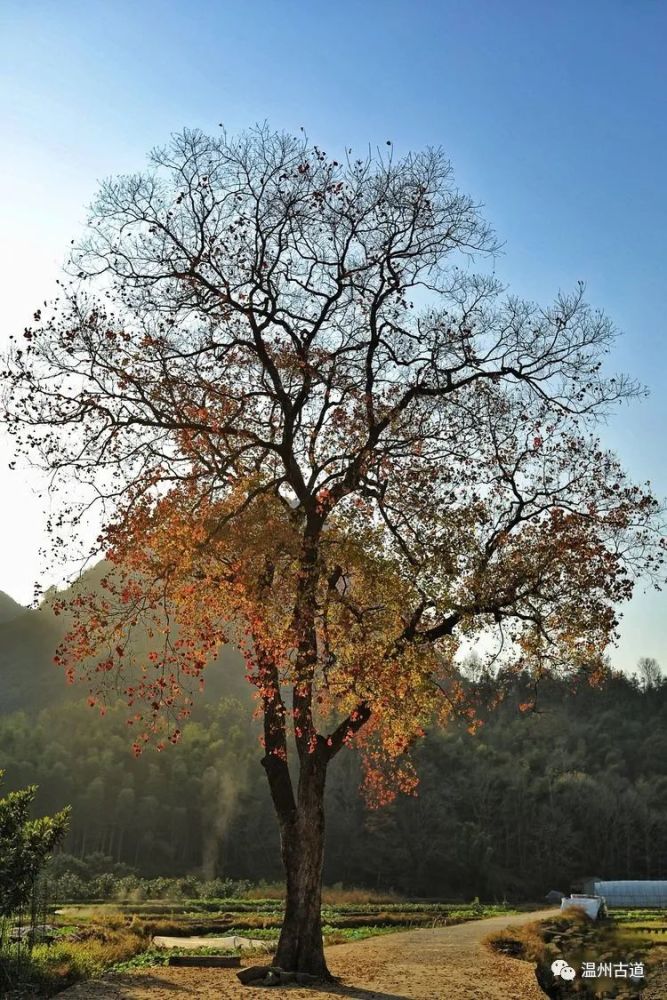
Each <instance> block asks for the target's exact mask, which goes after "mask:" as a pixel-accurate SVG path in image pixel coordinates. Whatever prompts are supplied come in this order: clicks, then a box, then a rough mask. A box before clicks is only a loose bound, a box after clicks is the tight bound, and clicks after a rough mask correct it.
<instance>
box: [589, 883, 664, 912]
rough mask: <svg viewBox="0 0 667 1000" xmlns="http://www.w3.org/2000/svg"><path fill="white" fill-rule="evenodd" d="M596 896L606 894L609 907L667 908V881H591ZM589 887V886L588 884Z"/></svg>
mask: <svg viewBox="0 0 667 1000" xmlns="http://www.w3.org/2000/svg"><path fill="white" fill-rule="evenodd" d="M589 885H590V892H591V894H592V895H594V896H604V898H605V901H606V903H607V906H608V907H610V908H611V907H614V906H640V907H659V908H664V909H667V881H664V880H663V881H657V880H655V881H653V880H650V879H647V880H646V881H623V882H600V881H594V882H591V883H589ZM587 888H588V886H587Z"/></svg>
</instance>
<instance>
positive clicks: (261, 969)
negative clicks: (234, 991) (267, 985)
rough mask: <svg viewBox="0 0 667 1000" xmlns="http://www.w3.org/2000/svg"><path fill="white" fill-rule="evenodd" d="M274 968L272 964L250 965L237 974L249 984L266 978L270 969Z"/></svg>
mask: <svg viewBox="0 0 667 1000" xmlns="http://www.w3.org/2000/svg"><path fill="white" fill-rule="evenodd" d="M271 968H272V966H270V965H250V966H248V968H247V969H241V971H240V972H237V973H236V976H237V978H238V979H240V981H241V982H242V983H243V985H244V986H247V985H248V983H254V982H257V981H258V980H259V979H264V977H265V976H266V974H267V973H268V971H269V970H270V969H271Z"/></svg>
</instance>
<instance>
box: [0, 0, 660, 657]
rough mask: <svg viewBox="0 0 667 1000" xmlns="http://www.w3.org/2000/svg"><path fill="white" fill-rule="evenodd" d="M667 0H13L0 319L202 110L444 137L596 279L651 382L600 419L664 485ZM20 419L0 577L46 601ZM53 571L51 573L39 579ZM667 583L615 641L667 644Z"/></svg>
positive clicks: (211, 122)
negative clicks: (103, 184)
mask: <svg viewBox="0 0 667 1000" xmlns="http://www.w3.org/2000/svg"><path fill="white" fill-rule="evenodd" d="M666 45H667V4H665V3H663V2H662V0H576V2H573V0H558V2H548V0H505V2H503V3H499V2H498V0H437V2H436V0H434V2H424V0H421V2H420V0H404V2H391V0H363V2H362V0H357V2H355V3H351V2H347V0H339V2H337V3H335V4H324V3H312V2H310V3H307V2H306V0H301V2H289V0H275V2H268V0H255V2H253V3H248V2H245V3H244V2H240V0H236V2H235V3H230V2H224V0H219V2H202V0H191V2H190V3H189V4H185V3H183V2H182V0H179V2H173V0H161V2H157V0H134V2H128V0H113V2H112V0H106V2H94V0H87V2H85V3H83V2H81V3H76V2H72V0H21V2H17V0H0V150H1V155H0V307H1V311H0V343H1V344H2V345H3V346H4V344H5V343H6V338H7V336H8V335H9V333H10V332H12V331H16V330H18V331H20V330H21V329H22V327H23V326H24V325H25V324H26V323H27V322H28V321H29V320H30V317H31V315H32V313H33V312H34V310H35V308H37V306H39V305H40V304H41V302H42V300H43V299H45V298H47V297H48V296H49V295H50V294H51V293H52V290H53V282H54V280H55V278H56V276H57V275H58V272H59V267H60V264H61V262H62V260H63V258H64V255H65V253H66V250H67V247H68V245H69V241H70V239H72V238H73V237H75V236H77V235H78V234H79V232H80V227H81V225H82V223H83V222H84V220H85V215H86V205H87V204H88V203H89V201H90V200H91V197H92V195H93V193H94V191H95V189H96V186H97V182H98V181H99V180H100V179H101V178H103V177H105V176H108V175H110V174H114V173H118V172H123V171H132V170H136V169H140V168H141V167H142V166H143V165H144V162H145V159H144V158H145V154H146V152H147V151H148V149H150V147H151V146H153V145H155V144H159V143H161V142H162V141H164V140H165V139H166V138H167V137H168V135H169V133H170V132H171V131H174V130H178V129H180V128H182V127H183V126H185V125H187V126H199V127H202V128H204V129H206V130H210V131H215V130H216V129H217V126H218V122H224V123H225V125H227V126H228V127H229V128H231V129H236V128H242V127H244V126H246V125H249V124H252V123H254V122H256V121H260V120H264V119H268V120H269V122H270V123H271V124H272V125H273V126H275V127H278V128H286V129H288V130H296V129H298V128H299V126H301V125H303V126H304V127H305V128H306V130H307V132H308V133H309V135H310V136H311V138H312V139H314V140H315V141H317V142H318V143H319V144H320V145H321V146H323V148H324V149H326V150H327V151H328V152H331V153H334V152H336V151H338V152H340V151H342V149H343V147H344V146H350V145H352V146H353V147H355V148H356V149H360V150H361V151H362V152H363V150H364V148H365V147H367V145H368V143H369V142H370V143H372V144H373V145H375V144H383V143H384V141H385V140H386V139H391V140H392V141H393V143H394V146H395V148H396V151H397V152H403V151H406V150H407V149H409V148H412V149H416V148H420V147H422V146H424V145H442V146H443V147H444V148H445V149H446V151H447V153H448V155H449V156H450V158H451V160H452V162H453V165H454V168H455V172H456V176H457V179H458V182H459V185H460V186H461V187H462V188H463V189H464V190H465V191H467V192H468V193H470V194H472V195H473V196H474V197H475V198H476V199H478V200H479V201H481V202H483V203H484V204H485V213H486V216H487V218H488V219H489V220H490V221H491V222H492V223H493V224H494V226H495V228H496V230H497V232H498V234H499V236H500V237H501V238H502V239H503V240H504V241H505V249H504V255H503V256H502V257H501V258H500V259H499V261H498V263H497V265H496V271H497V273H498V274H499V276H500V277H501V278H503V279H504V280H505V279H506V280H507V281H508V283H510V284H511V285H512V288H513V290H514V291H515V292H517V293H520V294H521V295H523V296H525V297H529V298H535V299H537V300H540V301H545V300H548V299H550V298H551V297H552V296H553V294H554V293H555V292H556V291H557V290H558V289H559V288H563V289H570V288H571V287H572V286H573V285H574V283H575V282H576V281H577V279H580V278H581V279H584V280H585V281H586V283H587V290H588V291H587V294H588V298H589V300H590V301H591V302H592V303H593V304H595V305H598V306H602V307H603V308H604V309H605V310H606V311H607V312H608V313H609V314H610V315H611V316H612V318H613V319H614V320H615V321H616V323H617V325H618V327H619V328H620V329H621V330H622V331H623V332H624V336H623V338H622V340H621V341H620V342H619V344H618V346H617V348H616V349H615V352H614V356H613V358H612V361H611V364H612V366H613V367H616V368H618V369H625V370H627V371H629V372H631V373H632V374H633V375H635V376H637V377H638V378H639V379H640V380H641V381H642V382H644V383H645V384H646V385H647V386H648V387H649V389H650V390H651V396H650V398H649V399H648V400H645V401H641V402H638V403H636V404H634V405H633V406H631V407H624V408H623V410H622V411H620V412H619V414H618V416H617V417H616V418H615V419H614V421H613V422H611V423H610V425H609V426H608V427H606V428H605V429H604V431H603V437H604V440H605V441H606V443H608V444H609V445H611V446H612V447H614V448H615V449H616V450H617V451H618V452H619V454H620V455H621V457H622V459H623V461H624V463H625V465H626V466H627V467H628V468H629V470H630V471H631V472H632V474H633V475H634V476H635V477H636V478H640V479H642V480H646V479H650V480H651V481H652V483H653V486H654V489H655V490H656V491H657V492H658V493H659V494H661V495H662V496H665V495H667V471H666V459H667V445H666V444H665V428H666V426H667V401H666V399H665V394H664V388H663V386H664V381H665V374H666V372H667V346H666V340H665V327H666V319H665V312H666V310H665V294H666V293H665V289H666V282H665V278H666V275H665V264H666V261H667V60H666V59H665V47H666ZM8 461H9V453H8V448H7V443H6V440H5V439H3V440H2V442H0V476H1V479H0V589H2V590H5V591H7V592H9V593H10V594H11V595H12V596H14V597H15V598H16V599H18V600H21V601H24V602H27V601H28V600H29V599H30V598H31V596H32V585H33V582H34V581H35V580H36V579H37V578H38V577H39V573H40V562H39V558H38V549H39V545H40V541H41V537H42V535H41V532H42V525H43V522H44V516H43V507H42V504H41V502H39V501H38V500H37V499H36V497H35V496H34V495H33V493H32V492H31V488H30V484H29V482H28V476H27V475H26V473H25V472H18V473H11V472H9V471H8V469H7V462H8ZM42 582H43V583H49V582H52V581H50V580H42ZM665 610H666V598H665V596H664V595H663V594H655V593H653V594H648V595H647V594H644V593H643V592H641V590H640V591H638V593H637V596H636V597H635V599H634V601H633V603H632V605H631V606H629V607H628V609H627V611H626V614H625V618H624V624H623V632H622V641H621V645H620V647H619V649H618V651H617V652H616V653H615V654H614V656H613V658H614V661H615V663H616V664H618V665H619V666H624V667H625V668H628V669H630V668H632V667H633V665H634V664H635V662H636V659H637V657H638V656H640V655H653V656H656V657H657V658H658V659H660V660H662V662H663V665H664V666H665V667H667V615H666V614H665Z"/></svg>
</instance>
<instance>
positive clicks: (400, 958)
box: [60, 910, 553, 1000]
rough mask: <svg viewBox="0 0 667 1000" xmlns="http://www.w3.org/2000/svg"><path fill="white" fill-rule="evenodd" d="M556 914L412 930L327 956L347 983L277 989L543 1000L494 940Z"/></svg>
mask: <svg viewBox="0 0 667 1000" xmlns="http://www.w3.org/2000/svg"><path fill="white" fill-rule="evenodd" d="M551 913H553V910H545V911H541V912H540V913H528V914H522V915H520V916H513V917H509V916H508V917H491V918H490V919H488V920H476V921H472V922H470V923H467V924H459V925H458V926H457V927H439V928H436V929H435V930H418V931H406V932H404V933H398V934H388V935H386V936H384V937H377V938H368V939H367V940H365V941H359V942H356V943H354V944H341V945H335V946H334V947H332V948H329V949H328V950H327V960H328V962H329V968H330V969H331V971H332V973H333V974H334V975H336V976H340V977H341V978H342V981H343V982H342V984H340V985H335V986H321V987H318V988H317V989H303V988H301V987H292V986H289V987H284V988H278V987H274V988H272V989H270V990H269V991H268V992H269V994H270V995H271V996H272V997H276V998H281V997H282V998H285V1000H327V998H335V997H348V998H350V1000H544V994H543V993H542V992H541V991H540V989H539V987H538V986H537V984H536V982H535V975H534V972H533V967H532V966H531V965H529V964H527V963H525V962H518V961H516V960H514V959H510V958H505V957H502V956H499V955H495V954H493V953H492V952H491V951H489V950H488V948H485V947H484V945H483V944H482V942H483V940H484V938H485V937H486V936H487V934H490V933H491V932H492V931H496V930H500V929H502V928H503V927H508V926H510V925H512V924H514V925H516V924H519V923H527V922H530V921H532V920H536V919H540V918H541V917H546V916H548V915H550V914H551ZM60 996H61V997H63V1000H181V998H182V1000H186V998H188V1000H196V998H200V997H201V998H203V1000H260V998H261V1000H266V997H267V989H266V988H262V987H248V986H241V985H240V983H239V981H238V980H237V978H236V975H235V973H234V970H233V969H185V968H168V967H159V968H156V969H141V970H137V971H136V972H133V973H131V974H129V973H128V974H125V975H122V976H108V977H107V978H106V979H104V980H98V981H95V982H93V983H82V984H80V985H79V986H75V987H73V988H72V989H70V990H67V991H66V992H65V993H61V994H60Z"/></svg>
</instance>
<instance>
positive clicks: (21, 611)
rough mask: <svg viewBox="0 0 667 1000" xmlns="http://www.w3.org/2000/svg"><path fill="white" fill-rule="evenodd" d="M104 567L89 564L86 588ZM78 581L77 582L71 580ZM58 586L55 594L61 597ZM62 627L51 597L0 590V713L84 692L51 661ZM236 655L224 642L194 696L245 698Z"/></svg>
mask: <svg viewBox="0 0 667 1000" xmlns="http://www.w3.org/2000/svg"><path fill="white" fill-rule="evenodd" d="M104 572H105V567H104V565H103V564H100V563H98V564H97V565H95V566H92V567H91V568H90V570H88V571H87V572H86V573H85V574H84V576H83V577H82V581H83V582H84V586H87V587H89V588H90V589H93V590H95V589H97V588H98V587H99V582H100V579H101V578H102V577H103V576H104ZM76 586H77V588H78V587H80V583H79V584H77V585H76ZM66 594H67V592H66V591H61V592H60V593H59V595H58V596H59V597H63V596H64V597H66ZM66 629H67V623H66V616H65V617H58V618H57V617H56V616H55V615H54V614H53V610H52V607H51V599H50V597H49V595H48V594H47V596H46V599H45V601H44V603H43V604H42V606H41V607H40V608H39V609H31V608H25V607H23V606H22V605H20V604H18V603H17V602H16V601H15V600H14V599H13V598H12V597H10V596H9V595H8V594H4V593H3V592H2V591H0V715H7V714H9V713H11V712H17V711H24V712H27V713H28V714H31V715H32V714H35V713H37V712H39V711H41V710H42V709H44V708H49V707H51V706H52V705H57V704H61V703H64V702H71V701H79V700H82V699H84V698H86V696H87V694H88V691H87V688H86V686H85V685H84V684H68V683H67V682H66V679H65V676H64V672H63V670H62V668H60V667H58V666H57V665H56V664H55V663H54V662H53V657H54V654H55V652H56V648H57V646H58V643H59V642H60V640H61V639H62V638H63V636H64V634H65V632H66ZM244 674H245V671H244V669H243V660H242V657H241V655H240V654H239V653H238V652H237V651H236V650H234V649H231V648H229V647H227V648H225V649H223V650H222V651H221V652H220V655H219V656H218V658H217V660H215V661H214V662H213V663H211V664H210V665H209V666H208V667H206V669H205V671H204V678H205V681H206V685H205V689H204V692H203V693H202V694H201V695H200V696H199V699H197V698H196V696H195V700H196V702H197V701H198V700H201V702H204V703H208V704H210V703H211V702H217V701H219V699H220V698H223V697H233V698H240V699H241V700H246V699H249V698H250V694H251V689H250V685H249V684H248V683H247V682H246V681H245V679H244Z"/></svg>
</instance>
